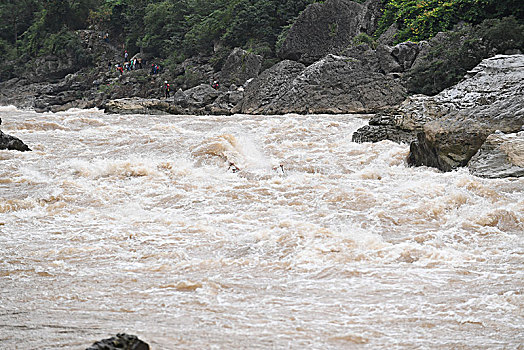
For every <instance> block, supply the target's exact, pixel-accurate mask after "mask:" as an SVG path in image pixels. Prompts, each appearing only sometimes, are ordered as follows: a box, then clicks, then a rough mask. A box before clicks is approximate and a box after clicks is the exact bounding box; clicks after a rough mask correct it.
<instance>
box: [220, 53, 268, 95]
mask: <svg viewBox="0 0 524 350" xmlns="http://www.w3.org/2000/svg"><path fill="white" fill-rule="evenodd" d="M261 67H262V56H260V55H255V54H253V53H250V52H247V51H245V50H242V49H241V48H236V49H234V50H233V51H231V53H230V54H229V56H228V57H227V59H226V62H225V63H224V65H223V66H222V70H221V72H220V84H221V85H222V86H230V85H231V84H235V85H237V86H242V85H244V83H245V82H246V81H248V80H249V79H252V78H255V77H256V76H257V75H258V73H259V72H260V68H261Z"/></svg>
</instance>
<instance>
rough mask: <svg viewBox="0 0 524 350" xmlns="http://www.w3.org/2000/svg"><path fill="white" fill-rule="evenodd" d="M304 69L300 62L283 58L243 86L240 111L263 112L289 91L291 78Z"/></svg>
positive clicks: (249, 112)
mask: <svg viewBox="0 0 524 350" xmlns="http://www.w3.org/2000/svg"><path fill="white" fill-rule="evenodd" d="M304 69H305V66H304V65H303V64H302V63H298V62H294V61H289V60H285V61H282V62H280V63H277V64H276V65H274V66H273V67H271V68H269V69H267V70H265V71H264V72H262V74H260V76H259V77H258V78H257V79H254V80H253V81H251V82H250V83H249V84H248V85H247V86H246V87H245V91H244V100H243V102H242V107H241V111H242V113H248V114H262V113H264V112H265V111H266V110H267V109H268V106H269V105H270V104H271V103H273V102H274V101H276V100H278V99H280V98H281V97H282V96H284V95H285V94H286V93H287V92H288V91H289V89H290V88H291V84H292V82H293V80H294V79H295V78H296V77H297V76H298V75H299V74H300V73H301V72H302V71H303V70H304Z"/></svg>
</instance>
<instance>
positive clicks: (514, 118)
mask: <svg viewBox="0 0 524 350" xmlns="http://www.w3.org/2000/svg"><path fill="white" fill-rule="evenodd" d="M523 94H524V55H512V56H504V55H500V56H495V57H492V58H490V59H486V60H483V61H482V62H481V64H479V65H478V66H477V67H476V68H475V69H473V70H472V71H470V72H469V73H468V76H467V77H466V79H464V80H463V81H462V82H460V83H459V84H457V85H456V86H454V87H452V88H448V89H446V90H444V91H442V92H441V93H439V94H438V95H435V96H424V95H415V96H411V97H409V98H407V99H406V100H405V101H404V102H402V104H401V105H400V106H399V108H398V109H397V110H395V111H394V112H391V113H393V114H394V118H390V122H389V123H388V124H387V125H380V124H376V125H375V126H374V127H373V128H365V129H362V130H358V131H357V132H356V133H355V136H354V140H355V141H357V142H358V141H359V140H364V141H366V140H373V139H382V138H383V137H387V138H388V139H390V140H393V141H398V140H403V139H404V137H405V136H406V135H405V134H406V133H410V132H411V133H412V136H411V137H416V141H414V142H412V143H411V145H410V154H409V156H408V164H410V165H414V166H419V165H426V166H432V167H436V168H438V169H440V170H443V171H449V170H452V169H455V168H457V167H461V166H466V165H467V164H468V162H469V161H470V159H471V158H472V157H473V156H474V155H475V153H477V151H478V150H479V148H480V147H481V146H482V144H483V143H484V141H485V140H486V138H487V137H488V136H489V135H490V134H492V133H494V132H495V131H496V130H500V131H502V132H504V133H514V132H518V131H520V130H521V128H522V126H523V124H524V99H523V98H522V96H523ZM372 133H375V134H376V135H375V136H373V135H371V134H372ZM361 135H363V136H361ZM384 135H385V136H384Z"/></svg>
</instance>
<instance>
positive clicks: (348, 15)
mask: <svg viewBox="0 0 524 350" xmlns="http://www.w3.org/2000/svg"><path fill="white" fill-rule="evenodd" d="M379 2H380V1H379V0H369V1H367V2H366V3H365V4H359V3H356V2H353V1H350V0H327V1H326V2H324V3H314V4H311V5H309V6H308V7H307V8H306V9H305V10H304V11H303V12H302V13H301V14H300V16H299V17H298V19H297V20H296V21H295V23H294V24H293V26H292V27H291V29H290V30H289V33H288V36H287V38H286V39H285V40H284V43H283V44H282V47H281V49H280V51H279V55H280V56H281V57H282V58H284V59H290V60H294V61H300V62H303V63H306V64H311V63H313V62H315V61H317V60H319V59H321V58H322V57H324V56H325V55H327V54H329V53H339V52H340V51H342V50H343V49H345V48H347V47H348V46H350V45H351V44H352V41H353V37H355V35H357V34H359V33H361V32H367V33H368V34H372V33H373V31H374V29H375V28H376V23H377V21H378V17H379V16H378V10H379V8H380V5H379Z"/></svg>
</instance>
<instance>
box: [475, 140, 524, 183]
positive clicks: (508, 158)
mask: <svg viewBox="0 0 524 350" xmlns="http://www.w3.org/2000/svg"><path fill="white" fill-rule="evenodd" d="M468 168H469V170H470V172H471V173H472V174H473V175H476V176H481V177H487V178H503V177H522V176H524V131H521V132H519V133H513V134H504V133H501V132H499V133H494V134H491V135H489V136H488V138H487V139H486V142H484V144H483V145H482V147H481V148H480V149H479V151H478V152H477V153H476V154H475V155H474V156H473V158H471V160H470V161H469V163H468Z"/></svg>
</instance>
